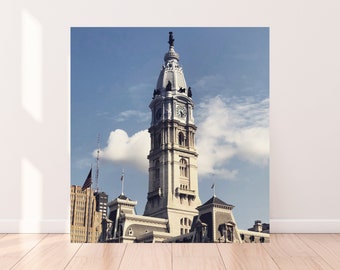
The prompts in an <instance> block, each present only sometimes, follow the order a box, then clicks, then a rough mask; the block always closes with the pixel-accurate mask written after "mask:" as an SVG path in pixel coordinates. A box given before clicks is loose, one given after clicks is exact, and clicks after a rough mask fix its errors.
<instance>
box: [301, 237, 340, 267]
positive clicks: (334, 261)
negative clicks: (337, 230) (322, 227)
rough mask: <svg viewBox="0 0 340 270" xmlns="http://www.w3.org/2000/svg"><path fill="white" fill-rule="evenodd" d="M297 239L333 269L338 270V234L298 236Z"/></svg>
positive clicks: (339, 252) (339, 264)
mask: <svg viewBox="0 0 340 270" xmlns="http://www.w3.org/2000/svg"><path fill="white" fill-rule="evenodd" d="M298 237H299V238H300V239H301V240H302V241H303V242H304V243H305V244H306V245H307V246H309V247H310V248H311V249H313V250H314V251H315V252H316V253H317V254H318V255H319V256H320V257H322V258H323V259H324V260H325V261H326V262H327V263H328V264H329V265H330V266H331V267H333V268H334V269H340V234H299V235H298Z"/></svg>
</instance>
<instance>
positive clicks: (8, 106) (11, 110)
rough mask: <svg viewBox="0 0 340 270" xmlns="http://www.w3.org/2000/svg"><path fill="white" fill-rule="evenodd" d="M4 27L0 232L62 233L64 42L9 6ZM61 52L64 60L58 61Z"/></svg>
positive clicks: (65, 204)
mask: <svg viewBox="0 0 340 270" xmlns="http://www.w3.org/2000/svg"><path fill="white" fill-rule="evenodd" d="M14 14H15V16H13V15H14ZM8 23H9V24H10V28H11V31H7V32H6V33H5V35H6V37H5V38H6V40H7V48H5V50H2V52H1V54H2V53H3V54H4V57H1V59H5V63H6V68H7V70H5V74H6V75H7V76H5V78H4V79H5V80H4V83H5V89H7V92H6V100H4V99H3V100H2V101H3V103H4V104H1V107H2V110H4V112H2V113H1V115H3V116H4V115H5V116H7V117H6V118H5V119H4V121H3V122H2V125H3V127H5V128H4V129H3V131H4V137H5V138H4V139H3V140H2V145H1V146H2V147H1V148H2V150H3V153H5V154H3V155H2V161H1V164H2V166H3V168H4V170H3V177H2V178H3V180H4V184H3V187H2V191H1V196H0V197H1V202H0V205H1V206H0V208H1V210H0V223H1V226H0V232H1V233H39V232H64V233H65V232H68V231H69V221H68V216H69V183H70V180H69V86H68V84H67V81H68V77H69V75H68V73H69V67H68V66H67V64H68V62H69V61H68V59H66V57H67V55H66V52H67V48H68V47H69V42H68V43H67V42H61V43H58V40H56V39H54V38H53V36H54V35H56V34H57V35H56V36H58V33H55V32H54V31H55V30H57V29H53V28H54V27H53V25H51V24H42V23H41V22H40V21H39V19H38V18H37V17H35V16H34V15H33V14H32V13H31V12H29V11H28V10H26V9H19V8H18V7H12V8H11V10H10V12H9V15H8ZM59 28H60V27H59ZM60 30H63V29H62V28H60V29H59V31H60ZM18 41H19V42H18ZM64 43H65V44H64ZM57 51H58V53H56V52H57ZM60 52H61V53H63V54H64V55H65V61H60V59H59V60H58V57H59V58H60V54H61V53H60ZM65 64H66V65H65ZM2 74H4V73H2ZM8 116H9V117H8Z"/></svg>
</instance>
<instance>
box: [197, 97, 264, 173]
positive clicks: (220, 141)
mask: <svg viewBox="0 0 340 270" xmlns="http://www.w3.org/2000/svg"><path fill="white" fill-rule="evenodd" d="M268 113H269V100H268V99H265V100H262V101H256V100H253V99H251V98H238V99H236V98H234V99H229V100H228V99H224V98H222V97H221V96H216V97H212V98H211V97H210V98H206V99H205V102H201V103H199V104H198V105H197V108H196V116H197V117H196V118H197V125H198V132H197V148H198V152H199V164H198V169H199V174H200V175H207V174H215V175H219V176H220V177H223V178H228V179H231V178H233V177H235V176H236V174H237V170H231V171H229V170H227V169H226V168H227V167H228V162H229V161H230V160H231V159H232V158H235V157H237V158H239V159H241V160H244V161H247V162H251V163H252V164H255V165H258V166H265V165H267V164H268V157H269V128H268V121H269V120H268V118H269V116H268Z"/></svg>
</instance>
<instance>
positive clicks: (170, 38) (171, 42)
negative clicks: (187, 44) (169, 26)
mask: <svg viewBox="0 0 340 270" xmlns="http://www.w3.org/2000/svg"><path fill="white" fill-rule="evenodd" d="M174 41H175V39H174V37H173V35H172V32H169V41H168V43H169V45H170V47H173V46H174Z"/></svg>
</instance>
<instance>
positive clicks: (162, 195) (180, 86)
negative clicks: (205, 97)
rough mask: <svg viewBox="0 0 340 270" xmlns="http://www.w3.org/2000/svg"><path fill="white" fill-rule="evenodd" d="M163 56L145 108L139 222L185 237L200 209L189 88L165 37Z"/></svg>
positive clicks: (172, 42) (193, 124)
mask: <svg viewBox="0 0 340 270" xmlns="http://www.w3.org/2000/svg"><path fill="white" fill-rule="evenodd" d="M168 43H169V51H168V52H167V53H166V54H165V56H164V65H163V66H162V69H161V72H160V74H159V77H158V81H157V86H156V89H155V90H154V93H153V98H152V101H151V103H150V105H149V107H150V109H151V113H152V120H151V126H150V128H149V133H150V136H151V149H150V153H149V155H148V159H149V189H148V197H147V204H146V206H145V212H144V215H145V216H152V217H159V218H165V219H168V220H169V230H170V233H171V234H172V235H179V234H184V233H186V232H188V231H189V229H190V225H191V222H192V220H193V217H194V216H195V215H197V214H198V211H197V210H196V207H197V206H199V205H201V201H200V199H199V196H198V179H197V156H198V153H197V151H196V147H195V133H196V129H197V128H196V126H195V122H194V115H193V110H194V103H193V100H192V92H191V88H190V87H187V84H186V81H185V78H184V73H183V69H182V67H181V66H180V64H179V54H178V53H176V52H175V49H174V38H173V35H172V32H170V33H169V41H168Z"/></svg>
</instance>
